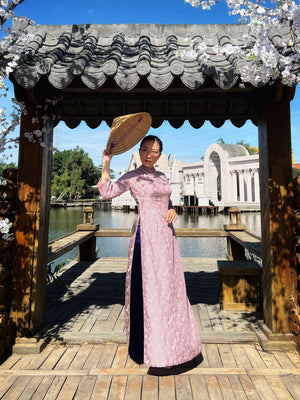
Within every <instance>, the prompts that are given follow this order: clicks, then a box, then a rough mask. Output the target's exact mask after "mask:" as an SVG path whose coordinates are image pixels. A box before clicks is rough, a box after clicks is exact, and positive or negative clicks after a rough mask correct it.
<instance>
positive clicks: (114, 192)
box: [97, 174, 130, 200]
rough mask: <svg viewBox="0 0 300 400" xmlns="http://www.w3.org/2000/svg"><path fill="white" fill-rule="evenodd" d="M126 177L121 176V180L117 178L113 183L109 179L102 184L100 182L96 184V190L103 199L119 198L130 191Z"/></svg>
mask: <svg viewBox="0 0 300 400" xmlns="http://www.w3.org/2000/svg"><path fill="white" fill-rule="evenodd" d="M126 175H127V174H124V175H123V176H121V178H119V179H118V180H117V182H115V183H113V182H112V181H111V180H110V179H108V180H107V181H105V182H104V183H101V181H99V182H98V184H97V188H98V190H99V192H100V194H101V196H102V197H103V199H105V200H109V199H112V198H114V197H117V196H120V194H122V193H124V192H126V191H127V190H129V189H130V180H129V179H128V177H127V176H126Z"/></svg>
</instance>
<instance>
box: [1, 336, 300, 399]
mask: <svg viewBox="0 0 300 400" xmlns="http://www.w3.org/2000/svg"><path fill="white" fill-rule="evenodd" d="M198 362H200V363H199V364H198V365H197V366H194V367H193V366H191V365H186V366H181V367H174V368H173V369H172V370H171V371H169V372H167V373H164V372H163V371H162V370H159V369H156V370H155V369H151V368H148V367H146V366H144V365H142V366H138V365H136V364H135V363H134V362H133V361H132V360H131V359H129V357H128V354H127V347H126V345H125V344H114V343H110V344H108V343H107V344H82V345H63V344H57V343H52V344H48V346H47V347H46V348H45V349H44V350H43V351H42V352H41V353H40V354H28V355H17V354H13V355H12V356H11V357H9V358H8V359H7V360H6V361H4V362H3V363H2V365H1V366H0V398H1V399H3V400H29V399H34V400H42V399H47V400H62V399H63V400H69V399H70V400H71V399H77V400H91V399H97V400H112V399H119V400H121V399H125V400H132V399H136V400H139V399H142V400H144V399H150V400H155V399H160V400H171V399H177V400H189V399H191V400H197V399H199V400H203V399H207V400H219V399H220V400H222V399H224V400H228V399H237V400H242V399H266V400H272V399H281V400H289V399H294V400H298V399H299V398H300V358H299V355H298V354H296V353H294V352H284V353H281V352H263V351H262V350H261V348H260V347H259V345H255V344H204V347H203V359H202V360H201V359H199V361H198ZM192 367H193V368H192Z"/></svg>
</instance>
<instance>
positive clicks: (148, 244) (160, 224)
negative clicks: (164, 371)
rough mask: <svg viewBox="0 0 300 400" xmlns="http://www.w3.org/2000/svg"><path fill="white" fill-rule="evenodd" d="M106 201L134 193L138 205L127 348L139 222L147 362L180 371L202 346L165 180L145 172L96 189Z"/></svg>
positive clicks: (141, 170)
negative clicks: (168, 217)
mask: <svg viewBox="0 0 300 400" xmlns="http://www.w3.org/2000/svg"><path fill="white" fill-rule="evenodd" d="M98 189H99V192H100V193H101V195H102V197H103V198H105V199H111V198H113V197H116V196H119V195H120V194H122V193H123V192H125V191H127V190H130V192H131V195H132V196H133V197H134V199H135V201H136V203H137V205H138V216H137V219H136V222H135V224H134V225H133V228H132V236H131V240H130V243H129V251H128V268H127V274H126V290H125V325H126V334H127V343H129V335H130V283H131V266H132V257H133V250H134V243H135V235H136V230H137V225H138V222H139V221H140V234H141V260H142V277H143V300H144V362H145V364H146V365H148V366H152V367H164V366H171V365H178V364H181V363H183V362H186V361H189V360H191V359H193V358H194V357H195V356H197V355H198V354H199V353H200V352H201V340H200V336H199V332H198V328H197V323H196V320H195V316H194V314H193V310H192V307H191V305H190V302H189V300H188V298H187V294H186V286H185V280H184V274H183V270H182V265H181V259H180V254H179V249H178V245H177V240H176V236H175V232H174V228H173V225H172V224H168V223H167V220H166V214H167V211H168V209H169V208H170V207H172V204H171V202H170V195H171V188H170V185H169V183H168V180H167V178H166V176H165V175H164V174H163V173H161V172H158V171H155V170H154V169H153V170H149V169H148V168H145V167H143V166H141V167H139V168H138V169H136V170H134V171H130V172H127V173H126V174H124V175H123V176H122V177H121V178H120V179H119V180H118V181H117V182H116V183H112V181H110V180H107V181H106V182H104V183H101V181H100V182H99V183H98Z"/></svg>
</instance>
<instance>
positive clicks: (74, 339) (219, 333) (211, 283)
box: [45, 257, 262, 344]
mask: <svg viewBox="0 0 300 400" xmlns="http://www.w3.org/2000/svg"><path fill="white" fill-rule="evenodd" d="M182 264H183V269H184V273H185V278H186V286H187V293H188V297H189V299H190V302H191V304H192V307H193V310H194V314H195V316H196V319H197V323H198V328H199V331H200V333H201V337H202V340H203V341H204V342H206V343H222V342H225V343H231V342H238V343H243V342H246V343H249V342H256V341H257V337H256V335H255V333H254V332H253V330H252V329H251V326H253V324H255V323H256V321H257V319H261V318H262V316H261V314H259V313H254V312H240V311H236V312H233V311H222V310H220V306H219V280H218V269H217V260H216V259H212V258H183V259H182ZM126 267H127V259H126V258H117V257H116V258H101V259H98V260H97V261H95V262H94V263H88V262H72V263H70V264H69V265H68V266H67V267H66V268H65V270H64V272H63V273H62V275H61V278H62V279H63V281H64V282H65V283H66V284H67V285H68V288H66V287H64V286H63V285H60V286H59V287H57V286H56V285H54V284H52V285H50V286H49V287H48V293H47V303H46V315H45V320H46V324H47V325H46V329H45V335H46V336H49V335H52V336H53V337H54V338H56V339H57V340H61V341H63V342H67V343H72V344H80V343H85V342H86V341H88V342H89V343H102V342H111V341H114V342H116V343H125V332H124V289H125V272H126Z"/></svg>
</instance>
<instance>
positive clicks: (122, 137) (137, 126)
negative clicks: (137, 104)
mask: <svg viewBox="0 0 300 400" xmlns="http://www.w3.org/2000/svg"><path fill="white" fill-rule="evenodd" d="M151 124H152V118H151V115H150V114H148V113H146V112H140V113H137V114H128V115H122V116H120V117H117V118H115V119H114V120H113V123H112V126H111V129H110V133H109V138H108V141H107V145H106V150H107V151H108V153H112V154H121V153H125V151H127V150H130V149H131V148H132V147H134V146H135V145H136V144H137V143H138V142H139V141H140V140H142V139H143V137H144V136H145V135H146V133H147V132H148V130H149V129H150V127H151Z"/></svg>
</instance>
